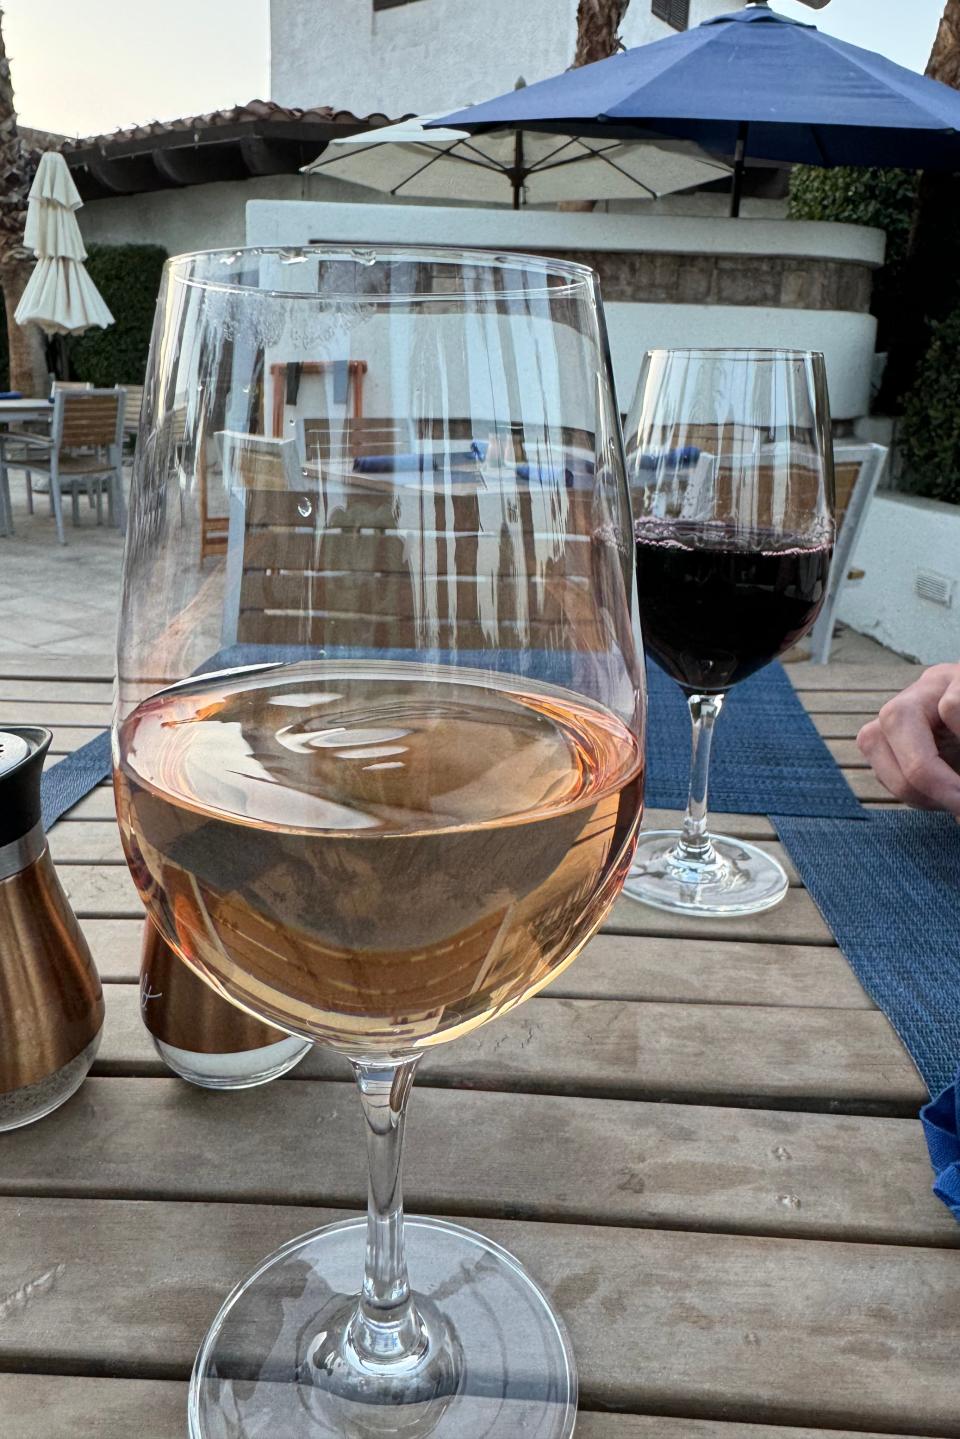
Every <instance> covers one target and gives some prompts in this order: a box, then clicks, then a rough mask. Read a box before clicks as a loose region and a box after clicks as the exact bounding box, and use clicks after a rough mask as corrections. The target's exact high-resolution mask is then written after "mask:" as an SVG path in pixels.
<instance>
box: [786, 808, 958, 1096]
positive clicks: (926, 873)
mask: <svg viewBox="0 0 960 1439" xmlns="http://www.w3.org/2000/svg"><path fill="white" fill-rule="evenodd" d="M771 819H772V820H773V823H774V825H775V827H776V830H777V833H778V834H779V836H780V838H781V840H782V841H783V844H784V845H785V846H786V849H787V852H788V853H789V855H790V857H791V859H792V860H793V862H794V864H795V865H796V867H797V870H798V872H799V874H800V878H801V879H802V880H803V882H804V884H805V885H806V887H807V889H808V891H809V892H810V894H811V896H812V897H813V899H814V901H815V903H816V905H817V908H818V909H819V910H820V913H821V914H822V915H823V917H824V919H825V920H826V922H827V924H828V925H829V926H830V929H831V930H832V932H833V934H834V936H835V937H836V941H837V944H838V945H839V946H840V948H841V949H842V950H843V953H844V955H845V956H846V958H847V960H848V962H849V964H850V967H851V969H852V970H853V971H854V973H855V974H856V976H857V978H858V979H859V981H860V983H861V984H862V985H863V987H864V989H865V990H866V991H867V993H868V994H869V995H870V998H871V999H872V1000H873V1001H874V1002H875V1003H876V1004H877V1005H878V1006H879V1007H880V1009H882V1010H883V1012H884V1014H885V1015H886V1016H887V1018H888V1019H889V1020H890V1023H891V1024H892V1025H893V1027H894V1029H895V1030H896V1031H897V1033H898V1034H899V1036H900V1038H901V1039H902V1040H903V1043H904V1045H905V1046H906V1048H907V1050H908V1051H909V1053H910V1055H911V1057H912V1059H913V1061H914V1063H915V1064H916V1066H917V1068H918V1069H919V1071H920V1073H921V1075H922V1076H923V1079H924V1081H925V1082H926V1085H927V1087H928V1089H929V1090H930V1093H931V1094H939V1093H940V1091H941V1090H943V1089H945V1088H946V1087H947V1085H949V1084H950V1083H951V1082H952V1081H953V1079H954V1076H955V1074H956V1070H957V1064H958V1063H960V825H958V824H957V823H956V821H955V820H953V819H952V818H951V817H950V816H949V815H945V814H929V813H925V812H920V811H916V810H881V811H880V812H878V813H876V814H872V815H869V816H868V818H867V819H866V821H865V822H863V821H861V822H856V821H854V822H851V821H850V820H829V819H822V818H821V819H799V818H797V817H795V816H786V815H772V816H771Z"/></svg>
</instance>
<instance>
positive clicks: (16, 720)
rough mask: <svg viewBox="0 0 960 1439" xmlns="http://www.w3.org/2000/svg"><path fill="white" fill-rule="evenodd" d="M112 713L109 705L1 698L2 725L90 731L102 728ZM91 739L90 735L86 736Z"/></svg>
mask: <svg viewBox="0 0 960 1439" xmlns="http://www.w3.org/2000/svg"><path fill="white" fill-rule="evenodd" d="M111 715H112V710H111V706H110V705H109V704H86V703H83V704H73V703H67V702H65V701H64V702H55V701H53V700H44V701H43V702H42V703H37V702H35V701H34V700H5V701H4V702H3V720H4V724H40V725H47V726H48V727H52V726H54V725H58V724H61V725H72V726H76V725H83V726H89V727H90V728H92V729H94V730H102V729H106V728H107V727H108V725H109V724H110V719H111ZM90 738H91V739H93V735H90Z"/></svg>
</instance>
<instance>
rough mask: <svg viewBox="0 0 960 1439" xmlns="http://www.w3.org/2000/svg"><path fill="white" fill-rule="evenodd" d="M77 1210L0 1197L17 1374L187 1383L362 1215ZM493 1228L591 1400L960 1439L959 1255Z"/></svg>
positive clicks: (9, 1330) (106, 1206) (496, 1224)
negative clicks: (558, 1318)
mask: <svg viewBox="0 0 960 1439" xmlns="http://www.w3.org/2000/svg"><path fill="white" fill-rule="evenodd" d="M76 1211H77V1201H76V1200H74V1199H29V1200H22V1199H3V1200H0V1232H2V1233H3V1234H4V1235H5V1237H6V1240H7V1242H6V1244H5V1245H4V1247H3V1251H2V1254H0V1294H5V1295H14V1294H17V1293H22V1292H23V1290H24V1287H25V1286H26V1285H28V1284H30V1283H31V1282H33V1283H37V1282H38V1281H40V1280H41V1279H42V1280H43V1286H44V1287H43V1293H42V1296H41V1301H40V1302H35V1303H31V1304H28V1305H26V1306H24V1307H23V1308H21V1309H20V1310H19V1312H18V1315H17V1323H16V1324H15V1325H9V1324H8V1325H3V1326H0V1367H2V1368H5V1369H11V1368H16V1367H21V1368H25V1367H27V1365H26V1364H25V1363H24V1360H25V1359H27V1358H28V1357H29V1355H31V1354H43V1355H44V1356H45V1359H46V1367H48V1368H54V1369H57V1370H59V1372H68V1373H69V1372H81V1373H83V1372H86V1373H91V1374H109V1375H111V1376H117V1377H128V1378H163V1379H183V1378H185V1377H186V1376H187V1374H188V1373H189V1370H190V1366H191V1364H192V1362H193V1357H194V1353H195V1350H196V1348H197V1345H198V1342H199V1340H200V1338H201V1336H202V1334H203V1331H204V1328H205V1326H206V1325H207V1324H208V1323H209V1322H210V1320H211V1318H212V1317H213V1314H214V1313H215V1311H216V1309H217V1307H218V1305H219V1303H220V1301H221V1299H222V1297H223V1295H224V1294H225V1293H226V1291H227V1290H228V1289H229V1288H230V1286H231V1285H232V1284H233V1283H235V1282H236V1280H237V1279H239V1278H240V1277H241V1276H242V1275H244V1274H246V1273H247V1272H248V1271H249V1270H250V1269H251V1268H252V1266H253V1265H254V1264H255V1263H256V1262H257V1261H258V1260H259V1259H260V1258H262V1256H263V1255H264V1254H265V1253H268V1252H270V1251H271V1250H272V1249H274V1248H275V1247H277V1246H278V1245H280V1244H281V1243H283V1242H284V1241H285V1240H286V1239H288V1238H289V1237H290V1235H291V1234H296V1233H299V1232H304V1231H306V1230H308V1229H310V1228H312V1227H314V1226H316V1225H319V1224H322V1223H324V1222H327V1221H329V1220H331V1219H333V1218H337V1217H339V1216H340V1215H341V1214H342V1212H343V1211H336V1210H329V1209H323V1208H312V1207H311V1208H294V1207H289V1206H275V1205H255V1204H204V1203H197V1204H191V1205H190V1207H189V1214H188V1215H187V1216H185V1215H184V1214H183V1213H182V1212H181V1211H180V1210H179V1208H178V1206H176V1205H170V1204H163V1203H155V1202H151V1201H141V1200H137V1201H119V1200H99V1199H90V1200H85V1201H83V1206H82V1211H83V1224H82V1225H79V1224H78V1223H77V1212H76ZM185 1220H188V1222H185ZM482 1228H483V1231H484V1232H485V1233H487V1234H489V1235H490V1237H491V1238H493V1239H494V1240H496V1241H497V1242H498V1243H500V1244H503V1245H504V1246H505V1247H507V1248H508V1249H509V1250H510V1251H511V1252H512V1253H514V1254H516V1255H517V1257H518V1258H519V1259H520V1261H521V1262H522V1263H524V1264H526V1266H527V1267H528V1268H529V1269H530V1270H531V1271H532V1272H533V1273H535V1274H537V1275H538V1276H539V1277H540V1279H541V1281H542V1282H543V1284H544V1287H545V1289H546V1290H547V1292H548V1293H549V1294H551V1295H552V1297H553V1299H554V1302H555V1303H556V1304H557V1307H558V1308H559V1310H560V1312H561V1313H562V1314H563V1316H564V1318H565V1320H566V1322H567V1325H568V1328H569V1330H570V1333H571V1338H572V1340H573V1344H574V1347H575V1349H576V1352H577V1355H578V1359H579V1366H580V1383H581V1394H582V1396H583V1401H584V1406H585V1407H586V1408H601V1407H603V1408H623V1409H628V1410H633V1411H636V1412H641V1413H642V1412H644V1410H646V1411H647V1412H651V1411H652V1412H654V1413H657V1412H660V1413H668V1414H669V1413H674V1414H676V1413H678V1412H679V1413H683V1414H686V1415H689V1416H690V1417H691V1418H696V1417H704V1418H707V1417H718V1416H720V1415H722V1416H724V1417H725V1418H727V1419H729V1420H734V1419H736V1420H741V1421H750V1422H756V1423H767V1424H771V1423H774V1424H798V1423H799V1424H804V1423H808V1424H809V1423H811V1422H814V1416H816V1419H815V1422H816V1423H818V1424H819V1425H820V1426H821V1427H826V1428H850V1427H855V1428H860V1429H870V1428H874V1429H877V1430H879V1431H881V1432H883V1431H884V1430H886V1431H891V1430H892V1431H894V1432H909V1431H910V1430H911V1429H912V1430H914V1431H915V1432H916V1431H919V1432H921V1433H926V1432H930V1433H931V1434H934V1435H942V1436H946V1439H955V1436H960V1365H958V1364H957V1362H956V1354H957V1350H958V1347H960V1305H958V1304H957V1303H956V1294H957V1289H958V1286H960V1250H944V1249H925V1248H917V1247H896V1246H891V1245H883V1246H878V1245H871V1244H845V1243H837V1242H829V1243H828V1242H824V1241H821V1240H811V1239H803V1240H794V1239H756V1238H745V1237H741V1236H733V1235H722V1234H696V1233H687V1232H676V1231H668V1230H656V1229H654V1230H645V1229H617V1228H608V1227H600V1226H587V1225H568V1224H541V1223H533V1222H525V1221H518V1222H510V1221H505V1220H485V1221H483V1222H482ZM92 1287H93V1289H94V1290H95V1295H96V1323H91V1322H90V1315H91V1292H92ZM933 1314H935V1315H936V1317H937V1323H936V1325H935V1326H931V1323H930V1319H931V1315H933ZM148 1337H149V1342H145V1340H147V1338H148ZM814 1377H815V1382H814Z"/></svg>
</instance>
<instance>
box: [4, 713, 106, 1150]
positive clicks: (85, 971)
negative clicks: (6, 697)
mask: <svg viewBox="0 0 960 1439" xmlns="http://www.w3.org/2000/svg"><path fill="white" fill-rule="evenodd" d="M52 738H53V736H52V735H51V733H50V731H49V730H46V729H36V728H32V727H31V728H20V727H17V728H16V729H12V728H11V729H6V730H3V731H2V732H0V1130H6V1129H19V1128H20V1126H21V1125H23V1124H32V1123H33V1121H34V1120H36V1119H42V1118H43V1116H44V1115H45V1114H50V1113H51V1112H52V1111H53V1110H54V1109H57V1108H58V1107H59V1106H60V1105H61V1104H63V1103H65V1101H66V1100H68V1099H69V1098H70V1096H71V1094H73V1093H74V1092H75V1091H76V1090H77V1089H79V1087H80V1085H81V1084H82V1083H83V1081H84V1079H85V1078H86V1076H87V1072H88V1070H89V1069H90V1066H91V1065H92V1063H93V1061H94V1058H95V1057H96V1053H97V1049H98V1048H99V1046H100V1033H101V1030H102V1028H103V992H102V990H101V988H100V979H99V976H98V975H97V971H96V968H95V966H94V963H93V959H92V958H91V955H90V950H89V949H88V947H87V942H86V940H85V939H84V937H83V935H82V933H81V931H80V926H79V925H78V924H77V921H76V917H75V916H74V913H73V910H72V909H71V908H70V905H69V903H68V901H67V897H66V895H65V894H64V892H63V889H62V887H61V884H60V881H59V879H58V878H57V873H56V870H55V869H54V867H53V861H52V860H51V858H50V851H49V849H48V848H47V839H46V835H45V834H44V832H43V821H42V819H41V812H40V776H41V774H42V772H43V762H44V759H45V757H46V753H47V750H48V749H49V747H50V741H51V739H52Z"/></svg>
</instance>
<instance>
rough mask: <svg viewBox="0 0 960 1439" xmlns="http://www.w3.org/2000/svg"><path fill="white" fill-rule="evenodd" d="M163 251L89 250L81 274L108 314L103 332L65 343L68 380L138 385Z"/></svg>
mask: <svg viewBox="0 0 960 1439" xmlns="http://www.w3.org/2000/svg"><path fill="white" fill-rule="evenodd" d="M166 258H167V252H166V250H163V249H161V248H160V246H159V245H91V246H90V253H89V255H88V257H87V270H88V272H89V274H90V278H91V280H92V281H93V282H94V284H95V285H96V287H97V289H98V290H99V291H100V293H101V295H102V296H103V298H104V300H105V301H106V302H107V305H108V306H109V307H110V310H111V312H112V314H113V318H114V322H115V323H114V324H112V325H109V326H108V327H107V329H105V330H88V331H87V333H86V334H85V335H78V336H76V337H75V338H73V339H70V340H68V341H67V353H68V355H69V362H70V375H71V378H72V379H74V380H90V381H91V382H92V383H93V384H94V385H142V384H143V375H144V371H145V369H146V366H147V351H148V350H149V348H150V331H151V329H152V327H153V312H154V308H155V306H156V300H157V291H158V290H159V288H160V274H161V271H162V270H163V262H164V260H165V259H166Z"/></svg>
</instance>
